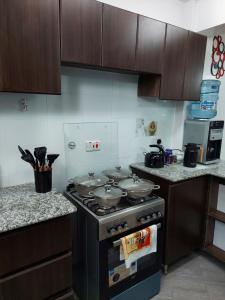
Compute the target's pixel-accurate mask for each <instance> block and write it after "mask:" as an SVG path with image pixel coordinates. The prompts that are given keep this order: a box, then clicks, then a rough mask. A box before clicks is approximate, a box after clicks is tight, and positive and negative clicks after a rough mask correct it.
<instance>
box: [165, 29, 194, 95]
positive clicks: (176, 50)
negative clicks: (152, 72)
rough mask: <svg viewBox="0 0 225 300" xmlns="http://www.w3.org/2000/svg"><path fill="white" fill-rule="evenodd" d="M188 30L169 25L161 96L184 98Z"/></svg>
mask: <svg viewBox="0 0 225 300" xmlns="http://www.w3.org/2000/svg"><path fill="white" fill-rule="evenodd" d="M187 38H188V31H187V30H184V29H181V28H178V27H175V26H172V25H167V34H166V46H165V53H164V61H163V72H162V80H161V89H160V98H161V99H171V100H173V99H175V100H182V96H183V84H184V72H185V58H186V50H187V47H186V44H187Z"/></svg>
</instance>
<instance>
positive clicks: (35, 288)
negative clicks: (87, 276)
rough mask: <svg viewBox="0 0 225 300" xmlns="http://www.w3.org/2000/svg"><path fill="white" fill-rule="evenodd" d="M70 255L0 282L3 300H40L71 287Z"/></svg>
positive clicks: (0, 293) (0, 292)
mask: <svg viewBox="0 0 225 300" xmlns="http://www.w3.org/2000/svg"><path fill="white" fill-rule="evenodd" d="M71 266H72V258H71V253H68V254H66V255H64V256H61V257H59V258H57V259H54V260H51V261H49V262H46V263H43V264H41V265H38V266H36V267H33V268H30V269H27V270H25V271H22V272H19V273H16V274H15V275H12V276H9V277H6V278H4V279H2V280H0V295H1V299H4V300H31V299H32V300H41V299H45V298H47V297H50V296H51V295H54V294H57V293H59V292H60V291H63V290H65V289H69V288H70V287H71V285H72V270H71V268H72V267H71Z"/></svg>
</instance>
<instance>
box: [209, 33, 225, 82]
mask: <svg viewBox="0 0 225 300" xmlns="http://www.w3.org/2000/svg"><path fill="white" fill-rule="evenodd" d="M224 61H225V46H224V42H223V41H222V37H221V35H218V36H214V38H213V46H212V63H211V74H212V75H213V76H215V77H216V79H219V78H220V77H222V76H223V75H224V71H225V69H224V67H225V65H224Z"/></svg>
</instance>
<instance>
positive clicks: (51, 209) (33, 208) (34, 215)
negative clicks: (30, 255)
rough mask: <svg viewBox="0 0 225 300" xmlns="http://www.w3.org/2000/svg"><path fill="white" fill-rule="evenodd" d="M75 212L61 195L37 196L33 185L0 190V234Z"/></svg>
mask: <svg viewBox="0 0 225 300" xmlns="http://www.w3.org/2000/svg"><path fill="white" fill-rule="evenodd" d="M75 211H76V208H75V207H74V206H73V205H72V204H71V203H70V202H69V201H68V200H67V199H66V198H65V197H64V196H63V195H62V194H60V193H57V192H55V191H52V192H49V193H46V194H38V193H36V192H35V191H34V185H33V184H22V185H17V186H12V187H7V188H1V189H0V233H1V232H6V231H9V230H13V229H16V228H20V227H24V226H27V225H31V224H35V223H39V222H42V221H45V220H48V219H53V218H56V217H60V216H63V215H67V214H70V213H73V212H75Z"/></svg>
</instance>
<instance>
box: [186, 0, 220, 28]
mask: <svg viewBox="0 0 225 300" xmlns="http://www.w3.org/2000/svg"><path fill="white" fill-rule="evenodd" d="M224 23H225V1H224V0H197V1H196V4H195V9H194V11H193V24H192V29H193V30H194V31H202V30H205V29H207V28H210V27H214V26H218V25H220V24H224Z"/></svg>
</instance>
